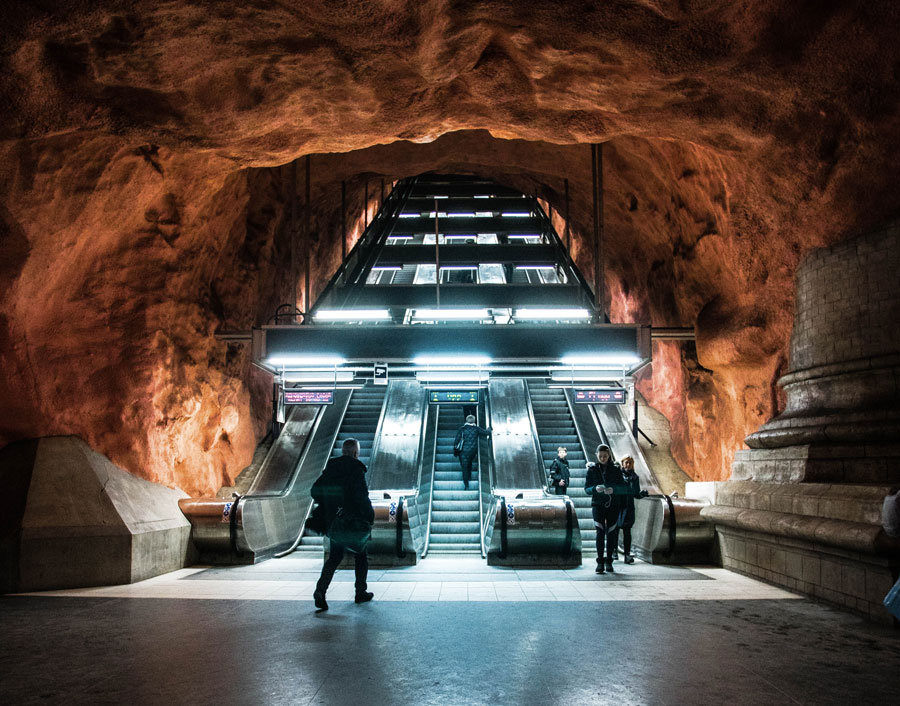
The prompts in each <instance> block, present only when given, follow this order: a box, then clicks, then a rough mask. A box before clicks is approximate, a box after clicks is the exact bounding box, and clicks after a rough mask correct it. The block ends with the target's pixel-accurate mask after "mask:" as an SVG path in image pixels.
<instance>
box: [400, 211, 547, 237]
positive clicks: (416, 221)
mask: <svg viewBox="0 0 900 706" xmlns="http://www.w3.org/2000/svg"><path fill="white" fill-rule="evenodd" d="M434 220H435V219H434V218H428V217H421V216H420V217H419V218H401V219H400V220H399V221H398V222H397V225H396V226H395V227H394V230H393V232H392V233H391V235H415V234H418V233H434ZM440 226H441V230H440V232H441V233H444V234H449V235H453V234H459V235H472V237H473V238H474V237H475V234H476V233H514V234H519V235H539V234H540V233H541V226H540V223H539V221H538V220H537V219H536V218H534V217H532V216H522V217H506V218H500V219H497V218H442V219H441V223H440Z"/></svg>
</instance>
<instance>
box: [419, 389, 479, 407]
mask: <svg viewBox="0 0 900 706" xmlns="http://www.w3.org/2000/svg"><path fill="white" fill-rule="evenodd" d="M428 404H478V390H429V391H428Z"/></svg>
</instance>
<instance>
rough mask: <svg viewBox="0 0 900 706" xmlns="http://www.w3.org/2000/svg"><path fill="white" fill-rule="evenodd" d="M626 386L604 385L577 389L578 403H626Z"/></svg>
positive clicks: (576, 399)
mask: <svg viewBox="0 0 900 706" xmlns="http://www.w3.org/2000/svg"><path fill="white" fill-rule="evenodd" d="M625 397H626V395H625V388H624V387H604V388H593V389H589V390H575V402H577V403H578V404H625Z"/></svg>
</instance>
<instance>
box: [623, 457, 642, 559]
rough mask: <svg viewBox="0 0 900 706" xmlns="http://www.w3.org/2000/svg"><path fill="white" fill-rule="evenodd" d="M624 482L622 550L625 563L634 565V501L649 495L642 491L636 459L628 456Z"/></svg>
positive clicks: (625, 460)
mask: <svg viewBox="0 0 900 706" xmlns="http://www.w3.org/2000/svg"><path fill="white" fill-rule="evenodd" d="M622 480H623V481H624V482H625V494H624V495H623V496H622V497H623V498H624V500H625V506H624V508H623V509H624V511H625V514H624V516H623V521H622V548H623V549H624V550H625V563H626V564H633V563H634V557H633V556H631V528H632V527H634V500H635V498H646V497H647V496H648V495H649V493H648V492H647V491H646V490H641V481H640V479H639V478H638V475H637V473H635V472H634V459H633V458H632V457H631V456H626V457H625V458H623V459H622Z"/></svg>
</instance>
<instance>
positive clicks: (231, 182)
mask: <svg viewBox="0 0 900 706" xmlns="http://www.w3.org/2000/svg"><path fill="white" fill-rule="evenodd" d="M42 7H43V6H42V5H40V4H37V3H8V4H6V5H3V6H2V7H0V26H2V27H3V28H4V29H3V31H2V35H0V69H2V70H0V105H3V106H4V110H3V111H0V238H2V245H3V247H2V248H0V364H2V370H3V377H2V379H0V408H2V409H3V410H4V413H3V415H2V419H0V445H2V444H4V443H7V442H9V441H11V440H14V439H18V438H23V437H30V436H43V435H48V434H59V433H66V434H68V433H73V434H78V435H80V436H82V437H83V438H85V439H86V440H87V441H88V443H90V444H91V445H92V446H93V447H94V448H96V449H98V450H100V451H102V452H104V453H106V454H108V455H109V456H110V457H111V458H112V459H113V460H114V461H115V462H116V463H118V464H119V465H122V466H123V467H125V468H127V469H129V470H130V471H132V472H134V473H136V474H138V475H141V476H143V477H146V478H151V479H154V480H158V481H160V482H163V483H166V484H168V485H177V486H180V487H182V488H184V489H185V490H186V491H187V492H189V493H191V494H198V493H203V492H211V491H214V490H215V489H216V488H217V487H218V486H219V485H221V484H223V483H227V482H230V480H231V479H232V478H233V477H234V476H235V475H236V473H237V472H239V471H240V469H241V468H242V467H243V466H244V465H245V464H246V463H247V461H248V460H249V458H250V454H251V452H252V449H253V447H254V444H255V443H256V441H257V439H258V438H259V437H260V436H261V434H262V433H263V429H264V426H265V422H266V420H267V419H268V416H269V404H270V400H269V395H270V390H269V386H270V381H268V380H267V379H266V378H265V376H264V375H262V374H260V373H258V372H254V370H253V369H252V368H251V366H250V365H249V361H248V359H247V352H246V350H245V349H244V347H243V346H242V345H241V344H234V343H231V344H228V343H223V342H221V341H217V340H216V339H215V338H214V337H213V336H212V334H213V332H214V331H216V330H218V329H227V330H240V329H246V328H248V327H250V326H251V325H255V324H260V323H264V322H265V321H266V319H267V318H268V317H269V316H270V315H271V314H272V312H273V311H274V309H275V307H276V306H277V305H278V304H279V303H282V302H285V301H288V300H289V299H290V290H291V282H292V276H291V272H290V268H289V266H288V264H287V263H289V252H290V237H291V236H290V232H289V227H288V226H289V219H288V218H287V215H288V214H289V210H290V205H289V204H290V199H289V185H290V184H291V174H290V171H291V166H290V163H291V162H292V161H293V160H297V159H299V158H301V157H302V156H303V155H305V154H312V155H313V156H312V159H311V166H312V174H313V179H312V189H311V192H312V199H311V209H312V210H311V222H312V228H311V235H310V240H309V242H308V243H307V244H305V245H304V246H303V250H302V252H303V253H304V254H305V253H306V252H309V253H310V257H311V261H310V265H311V270H312V273H313V291H314V293H315V292H317V291H320V289H321V287H322V286H324V283H325V282H326V281H327V279H328V278H329V277H330V275H331V273H332V272H333V270H334V268H335V267H336V265H337V264H338V260H339V254H340V242H339V235H338V231H339V227H338V224H339V220H340V215H339V212H338V211H339V200H340V182H341V181H342V180H345V181H347V183H348V187H349V191H348V204H349V205H348V212H350V213H351V214H353V216H354V217H353V218H351V219H349V220H348V223H349V226H348V230H349V235H348V242H352V241H353V240H354V238H355V237H356V236H357V235H358V233H359V227H360V224H359V220H360V218H359V215H360V214H361V212H362V209H363V190H364V185H365V183H366V182H367V181H368V183H369V185H370V200H369V206H370V208H374V207H375V205H376V201H377V192H378V185H379V183H380V179H381V178H385V179H387V180H388V181H390V180H392V179H395V178H399V177H402V176H406V175H410V174H416V173H420V172H422V171H426V170H431V169H439V170H443V171H469V172H474V173H478V174H482V175H484V176H487V177H492V178H496V179H498V180H500V181H503V182H505V183H508V184H511V185H513V186H517V187H519V188H521V189H523V190H524V191H526V192H529V193H535V194H536V195H539V196H541V197H542V198H544V199H546V200H547V201H548V202H550V203H552V204H554V206H555V207H556V208H557V209H561V208H562V207H563V203H562V180H563V178H568V179H569V181H570V191H571V194H572V206H571V210H572V230H573V236H574V244H573V252H574V253H575V256H576V259H577V261H578V263H579V264H580V265H581V266H582V268H583V270H584V272H585V273H590V272H591V271H592V262H591V244H590V240H589V239H590V236H591V232H592V230H591V222H590V213H591V209H590V161H589V149H588V147H587V143H590V142H604V143H605V147H604V159H605V169H604V180H605V195H606V208H605V212H604V213H605V218H606V231H605V232H606V235H605V253H606V263H605V271H606V286H607V289H608V292H609V297H610V313H611V317H612V319H613V321H648V322H651V323H653V324H654V325H660V326H694V325H695V326H696V330H697V341H696V345H695V346H694V345H692V344H685V343H666V344H656V345H655V347H654V365H653V370H652V372H650V373H647V374H645V376H644V378H643V379H642V381H641V382H640V387H641V390H642V391H643V392H644V394H645V395H647V397H648V398H649V399H650V400H651V403H652V404H654V405H655V406H656V407H658V408H659V409H661V410H662V411H663V412H664V413H665V414H666V415H667V416H668V417H669V419H670V420H671V421H672V423H673V439H674V447H673V448H674V450H675V453H676V456H677V458H678V460H679V461H680V462H681V463H682V465H683V466H684V467H685V468H686V470H688V471H689V472H690V473H691V474H692V475H693V476H694V477H696V478H703V479H708V478H721V477H724V476H725V475H726V474H727V473H728V467H729V462H730V454H731V453H733V450H734V449H735V448H738V447H739V446H740V445H741V441H742V439H743V437H744V436H745V435H746V434H747V433H748V432H750V431H752V430H754V429H755V428H757V427H758V426H759V424H760V423H761V422H762V421H764V420H765V419H767V418H768V417H769V416H771V415H772V413H773V411H774V410H775V409H776V408H777V406H778V404H779V402H778V399H779V398H778V393H777V390H776V388H775V386H774V381H775V380H776V379H777V377H778V374H779V371H780V370H783V369H784V366H785V355H786V348H787V338H788V334H789V330H790V323H791V315H792V304H793V284H792V276H793V272H794V269H795V267H796V264H797V262H798V260H799V257H800V256H801V255H802V253H803V252H805V251H806V250H808V249H809V248H811V247H816V246H819V245H822V244H825V243H830V242H834V241H835V240H837V239H839V238H840V237H842V236H844V235H846V234H847V233H850V232H856V231H860V230H864V229H866V228H868V227H871V226H872V225H875V224H877V223H879V222H881V221H883V220H885V219H887V218H890V217H894V216H896V215H897V213H898V206H900V197H898V195H897V193H896V190H895V188H894V185H895V184H896V183H897V182H898V177H900V174H898V172H900V154H898V153H900V143H898V141H897V140H896V139H895V138H896V135H897V134H898V128H900V124H898V123H900V110H898V107H900V88H898V86H900V81H898V80H897V76H898V73H900V69H898V66H900V50H898V45H897V43H896V41H895V37H896V33H897V29H898V28H900V18H898V12H900V11H898V9H897V7H896V5H895V4H894V3H892V2H888V1H868V2H863V1H862V0H859V1H857V2H847V3H816V2H800V3H798V2H788V0H766V1H764V2H722V3H704V2H698V3H687V4H686V3H682V2H674V0H673V1H671V2H667V1H665V0H660V1H656V2H645V1H643V0H633V1H630V0H622V1H620V2H610V3H596V4H594V5H590V4H588V5H585V4H584V3H570V2H559V3H529V2H512V1H511V0H508V1H498V2H481V3H470V4H460V3H450V2H447V1H446V0H432V1H430V2H416V3H408V2H399V1H390V0H383V1H381V2H375V3H364V4H363V3H341V2H327V3H326V2H315V1H314V2H308V3H303V4H302V5H296V6H295V5H278V4H275V3H250V4H244V5H239V6H236V5H234V4H232V3H221V2H212V1H209V2H192V3H179V2H155V1H152V0H151V1H149V2H142V3H140V4H134V3H129V2H119V1H116V2H112V1H105V2H98V3H89V4H85V3H80V2H75V1H74V0H61V1H60V2H58V3H54V4H53V5H52V6H51V5H47V6H46V7H47V8H50V9H49V10H46V9H42ZM442 135H443V137H440V136H442ZM526 141H527V142H526ZM297 171H298V174H299V184H298V191H299V193H300V194H301V195H302V194H303V172H304V170H303V163H302V161H301V162H300V164H299V169H298V170H297ZM301 214H302V211H301ZM300 220H301V223H302V215H301V219H300ZM557 222H558V217H557ZM303 266H304V263H303V261H302V260H300V259H299V258H298V262H297V267H298V269H300V271H301V272H302V267H303ZM300 291H301V292H302V286H301V288H300ZM298 304H299V305H300V306H301V307H302V306H303V305H304V303H303V302H302V301H299V302H298Z"/></svg>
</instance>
